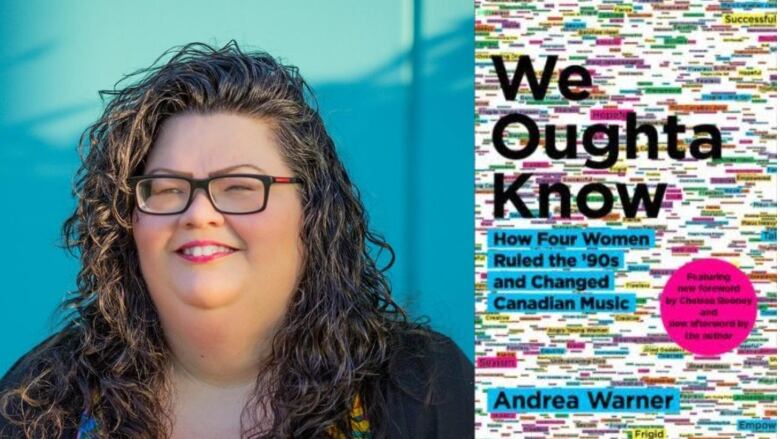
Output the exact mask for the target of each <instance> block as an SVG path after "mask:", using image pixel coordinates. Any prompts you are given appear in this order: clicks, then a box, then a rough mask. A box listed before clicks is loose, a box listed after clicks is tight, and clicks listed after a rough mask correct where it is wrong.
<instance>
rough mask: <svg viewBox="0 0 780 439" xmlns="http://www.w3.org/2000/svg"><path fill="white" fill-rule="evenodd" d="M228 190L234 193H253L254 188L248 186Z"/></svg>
mask: <svg viewBox="0 0 780 439" xmlns="http://www.w3.org/2000/svg"><path fill="white" fill-rule="evenodd" d="M227 190H228V191H232V192H241V191H251V190H252V188H251V187H247V186H230V187H228V188H227Z"/></svg>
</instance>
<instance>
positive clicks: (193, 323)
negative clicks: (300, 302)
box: [163, 310, 276, 389]
mask: <svg viewBox="0 0 780 439" xmlns="http://www.w3.org/2000/svg"><path fill="white" fill-rule="evenodd" d="M167 323H168V324H165V322H163V328H164V332H165V337H166V339H167V342H168V345H169V347H170V348H171V353H172V359H171V365H172V372H173V375H174V377H175V378H177V379H179V380H181V382H185V383H190V384H191V385H194V384H198V385H200V386H201V387H202V388H204V389H210V388H213V389H218V388H222V389H230V388H236V387H239V388H243V387H248V386H250V385H253V384H254V383H255V382H256V381H257V377H258V373H259V372H260V367H261V365H262V362H263V361H264V360H265V359H266V358H267V357H268V355H269V354H270V344H271V339H272V338H273V334H274V333H275V330H276V328H275V327H274V326H271V325H267V324H265V325H263V324H258V322H256V321H255V322H247V321H235V319H234V320H233V321H231V320H230V319H229V318H228V315H227V314H225V313H222V312H221V311H220V310H193V311H192V313H191V315H188V316H186V318H181V317H180V318H177V319H176V320H175V323H174V322H167Z"/></svg>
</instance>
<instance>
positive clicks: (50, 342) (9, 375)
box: [0, 332, 67, 438]
mask: <svg viewBox="0 0 780 439" xmlns="http://www.w3.org/2000/svg"><path fill="white" fill-rule="evenodd" d="M66 336H67V334H66V333H64V332H57V333H54V334H52V335H50V336H49V337H47V338H46V339H44V340H43V341H41V342H40V343H38V344H37V345H35V346H34V347H33V348H32V349H30V350H29V351H27V352H25V353H24V354H22V355H21V356H20V357H19V358H18V359H17V360H16V361H15V362H14V363H13V364H12V365H11V367H10V368H8V370H7V371H6V372H5V373H4V374H3V376H2V378H0V403H2V404H5V406H4V407H3V410H2V411H0V437H3V438H5V437H20V436H21V430H20V428H19V427H17V426H15V425H14V424H12V423H11V422H10V421H9V419H7V418H6V416H11V417H14V418H16V417H17V416H18V415H19V413H20V410H21V407H17V404H16V402H19V403H20V401H21V399H20V398H19V397H18V393H17V397H15V398H12V399H10V400H9V399H7V397H8V395H9V392H13V391H14V390H15V389H18V388H19V387H20V386H22V384H23V383H25V382H26V381H29V380H31V379H32V378H33V377H34V376H36V375H38V374H39V373H41V372H42V371H43V370H45V369H47V368H49V367H51V365H52V364H54V363H56V362H58V361H62V357H61V356H60V353H61V351H62V349H61V348H62V346H63V341H64V340H65V338H66Z"/></svg>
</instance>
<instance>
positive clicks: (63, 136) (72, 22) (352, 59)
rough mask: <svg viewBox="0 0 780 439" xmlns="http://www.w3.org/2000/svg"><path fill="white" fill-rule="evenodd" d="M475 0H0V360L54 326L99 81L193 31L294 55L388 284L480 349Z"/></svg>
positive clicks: (67, 276)
mask: <svg viewBox="0 0 780 439" xmlns="http://www.w3.org/2000/svg"><path fill="white" fill-rule="evenodd" d="M472 9H473V3H472V2H470V1H464V0H401V1H394V0H387V1H371V2H356V1H345V0H336V1H328V2H315V1H306V2H304V1H285V2H272V3H271V2H268V3H264V2H253V1H226V2H214V1H191V0H188V1H167V2H165V1H163V2H160V1H151V0H142V1H134V2H106V1H100V0H88V1H63V2H50V1H43V0H29V1H25V2H11V1H2V2H0V139H1V140H2V143H0V184H2V188H3V192H2V193H3V201H2V204H0V205H2V208H1V209H2V215H0V230H3V231H4V232H5V236H6V239H5V243H4V244H5V251H4V252H3V253H2V257H1V258H2V264H0V267H2V275H3V278H4V280H5V282H4V288H3V289H2V293H0V332H2V334H3V335H2V349H0V371H3V372H4V371H5V370H6V369H8V367H10V366H11V364H12V363H13V362H14V361H15V360H16V359H17V358H18V357H19V356H20V355H22V354H23V353H24V352H26V351H27V350H29V349H30V348H31V347H32V346H34V345H35V344H37V343H38V342H39V341H40V340H42V339H43V338H45V337H46V336H47V335H48V334H50V333H52V332H53V331H54V330H55V329H56V327H55V324H56V320H55V319H53V318H52V312H53V310H54V309H55V307H56V306H57V304H58V303H60V302H61V300H62V299H63V297H64V295H65V293H66V291H68V290H71V289H73V288H74V287H75V276H76V272H77V269H78V261H77V260H75V259H73V258H71V257H69V256H67V255H66V253H65V252H64V251H63V250H62V249H61V248H59V247H58V246H59V244H60V236H59V233H60V226H61V224H62V222H63V220H64V219H65V218H66V217H67V215H68V214H69V213H70V211H71V209H72V207H73V200H72V198H71V184H72V179H73V175H74V172H75V170H76V168H77V166H78V156H77V153H76V150H75V147H76V144H77V141H78V137H79V135H80V134H81V132H82V131H83V130H84V129H85V128H86V127H87V125H88V124H89V123H91V122H92V121H94V120H95V119H96V118H97V117H98V115H99V114H100V111H101V103H100V100H99V98H98V94H97V92H98V90H101V89H110V88H112V87H113V84H114V83H115V82H116V81H117V80H119V79H120V78H121V77H122V76H123V75H125V74H128V73H131V72H132V71H135V70H137V69H139V68H143V67H147V66H148V65H150V64H151V63H152V62H153V61H154V60H155V59H156V58H157V57H158V56H159V55H160V54H162V53H163V51H165V50H166V49H168V48H170V47H172V46H175V45H181V44H185V43H188V42H192V41H202V42H207V43H211V44H217V45H220V46H221V45H222V44H224V43H225V42H227V41H228V40H230V39H236V40H237V41H238V42H239V43H240V44H241V46H242V47H245V48H257V49H263V50H267V51H268V52H270V53H272V54H273V55H275V56H277V57H281V58H283V59H284V60H285V61H286V62H288V63H291V64H295V65H297V66H299V67H300V69H301V72H302V73H303V75H304V77H305V78H306V79H307V81H308V82H309V83H310V84H311V85H312V86H313V88H314V90H315V93H316V94H317V97H318V99H319V101H320V108H321V110H322V113H323V116H324V118H325V122H326V125H327V127H328V129H329V131H330V133H331V135H332V136H333V137H334V140H335V142H336V145H337V146H338V149H339V153H340V155H341V158H342V160H343V161H344V162H345V163H346V165H347V168H348V169H349V172H350V174H351V176H352V177H353V179H354V180H355V182H356V183H357V185H358V187H359V188H360V191H361V195H362V199H363V201H364V203H365V204H366V206H367V207H368V210H369V213H370V220H371V226H372V228H373V229H375V230H377V231H379V232H380V233H381V234H383V235H384V236H385V238H386V239H387V240H388V241H389V242H390V244H391V245H392V246H393V247H394V249H395V250H396V253H397V261H396V265H395V266H394V267H393V268H392V269H391V270H390V278H391V282H392V285H393V289H394V296H395V297H396V298H397V300H399V301H400V303H401V304H403V305H404V306H405V307H406V308H407V309H408V310H409V311H410V312H411V314H412V315H413V316H420V315H427V316H430V318H431V324H432V326H433V327H434V328H435V329H437V330H439V331H441V332H443V333H445V334H447V335H449V336H450V337H452V338H453V339H454V340H455V341H456V342H457V343H458V345H459V346H460V347H461V348H462V349H463V350H464V351H465V352H466V353H467V355H470V356H471V357H472V359H473V319H474V318H473V284H474V277H473V276H474V275H473V272H474V271H473V255H474V251H473V241H474V238H473V236H474V235H473V193H474V192H473V191H474V186H473V128H472V121H473V18H472V15H473V13H472Z"/></svg>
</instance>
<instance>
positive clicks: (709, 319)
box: [661, 259, 758, 355]
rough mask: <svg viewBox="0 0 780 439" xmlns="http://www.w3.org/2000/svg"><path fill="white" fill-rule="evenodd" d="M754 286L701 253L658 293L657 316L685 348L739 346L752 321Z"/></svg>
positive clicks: (714, 351) (718, 350)
mask: <svg viewBox="0 0 780 439" xmlns="http://www.w3.org/2000/svg"><path fill="white" fill-rule="evenodd" d="M757 309H758V304H757V303H756V292H755V290H754V289H753V285H752V284H751V283H750V279H748V277H747V276H746V275H745V273H743V272H742V271H741V270H740V269H739V268H737V267H735V266H734V265H732V264H730V263H728V262H726V261H723V260H720V259H699V260H696V261H693V262H689V263H687V264H685V265H683V266H682V267H680V268H679V269H677V271H675V272H674V273H673V274H672V276H671V277H670V278H669V281H668V282H667V283H666V286H665V287H664V291H663V293H661V320H663V323H664V328H666V332H667V333H669V336H670V337H671V338H672V340H674V342H675V343H677V344H678V345H680V347H682V348H683V349H685V350H686V351H688V352H692V353H694V354H700V355H719V354H722V353H725V352H728V351H730V350H732V349H734V348H736V347H737V346H739V345H740V344H741V343H742V342H743V341H745V339H746V338H747V337H748V335H749V334H750V331H751V330H752V329H753V325H754V324H755V323H756V310H757Z"/></svg>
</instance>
